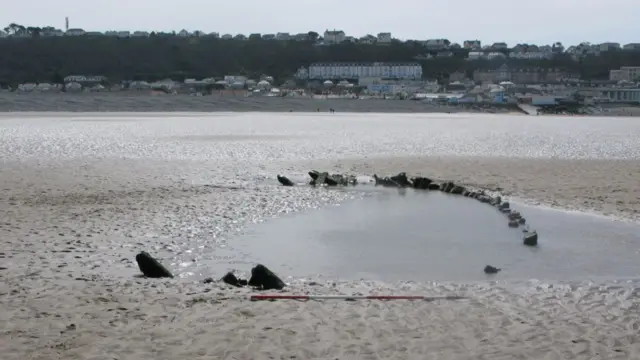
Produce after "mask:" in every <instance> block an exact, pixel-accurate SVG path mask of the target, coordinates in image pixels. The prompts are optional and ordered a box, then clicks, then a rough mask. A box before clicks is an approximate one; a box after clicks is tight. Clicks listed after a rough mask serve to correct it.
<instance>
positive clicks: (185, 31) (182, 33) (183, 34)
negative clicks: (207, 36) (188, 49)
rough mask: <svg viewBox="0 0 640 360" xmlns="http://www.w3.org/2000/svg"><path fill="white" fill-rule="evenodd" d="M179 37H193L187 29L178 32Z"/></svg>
mask: <svg viewBox="0 0 640 360" xmlns="http://www.w3.org/2000/svg"><path fill="white" fill-rule="evenodd" d="M177 35H178V36H180V37H189V36H191V33H190V32H188V31H187V30H185V29H182V30H180V32H178V34H177Z"/></svg>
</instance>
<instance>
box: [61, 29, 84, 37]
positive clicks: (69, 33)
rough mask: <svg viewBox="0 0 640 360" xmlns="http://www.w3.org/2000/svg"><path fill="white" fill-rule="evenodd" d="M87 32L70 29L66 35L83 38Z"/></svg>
mask: <svg viewBox="0 0 640 360" xmlns="http://www.w3.org/2000/svg"><path fill="white" fill-rule="evenodd" d="M86 33H87V32H86V31H84V30H83V29H69V30H67V31H66V32H65V35H67V36H82V35H85V34H86Z"/></svg>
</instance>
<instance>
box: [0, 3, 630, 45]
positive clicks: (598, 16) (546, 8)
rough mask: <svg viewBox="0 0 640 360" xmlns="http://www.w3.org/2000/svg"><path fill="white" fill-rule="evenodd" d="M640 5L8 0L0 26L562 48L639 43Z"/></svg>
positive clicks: (0, 16)
mask: <svg viewBox="0 0 640 360" xmlns="http://www.w3.org/2000/svg"><path fill="white" fill-rule="evenodd" d="M639 15H640V0H535V1H532V0H511V1H509V0H507V1H478V0H452V1H432V0H403V1H392V0H366V1H365V0H340V1H338V0H316V1H305V0H235V1H220V0H20V1H12V0H6V1H3V2H2V5H1V10H0V24H5V25H2V26H0V27H2V28H3V27H5V26H6V25H7V24H9V23H11V22H16V23H19V24H21V25H25V26H29V25H30V26H46V25H51V26H55V27H58V28H64V18H65V16H68V17H69V20H70V27H72V28H83V29H85V30H88V31H106V30H146V31H153V30H155V31H172V30H176V31H179V30H181V29H187V30H189V31H194V30H202V31H204V32H207V33H208V32H213V31H216V32H219V33H220V34H223V33H231V34H237V33H244V34H249V33H254V32H257V33H263V34H264V33H276V32H289V33H299V32H307V31H310V30H313V31H317V32H319V33H322V32H324V30H326V29H339V30H344V31H345V32H346V33H347V35H352V36H362V35H366V34H367V33H371V34H377V33H378V32H391V33H392V36H393V37H396V38H399V39H431V38H447V39H449V40H451V41H453V42H462V41H463V40H465V39H479V40H481V41H482V42H483V43H492V42H497V41H506V42H507V43H509V44H511V45H513V44H515V43H519V42H523V43H524V42H526V43H536V44H547V43H552V42H555V41H562V42H563V43H564V44H565V45H567V44H576V43H579V42H582V41H589V42H592V43H601V42H607V41H612V42H620V43H623V44H624V43H629V42H640V21H638V16H639Z"/></svg>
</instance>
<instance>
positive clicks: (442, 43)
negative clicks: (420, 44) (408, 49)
mask: <svg viewBox="0 0 640 360" xmlns="http://www.w3.org/2000/svg"><path fill="white" fill-rule="evenodd" d="M424 46H426V47H427V49H429V50H443V49H446V48H448V47H449V40H447V39H429V40H427V41H425V42H424Z"/></svg>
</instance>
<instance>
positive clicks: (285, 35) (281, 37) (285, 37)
mask: <svg viewBox="0 0 640 360" xmlns="http://www.w3.org/2000/svg"><path fill="white" fill-rule="evenodd" d="M276 39H278V40H280V41H288V40H291V35H290V34H289V33H283V32H279V33H277V34H276Z"/></svg>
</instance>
